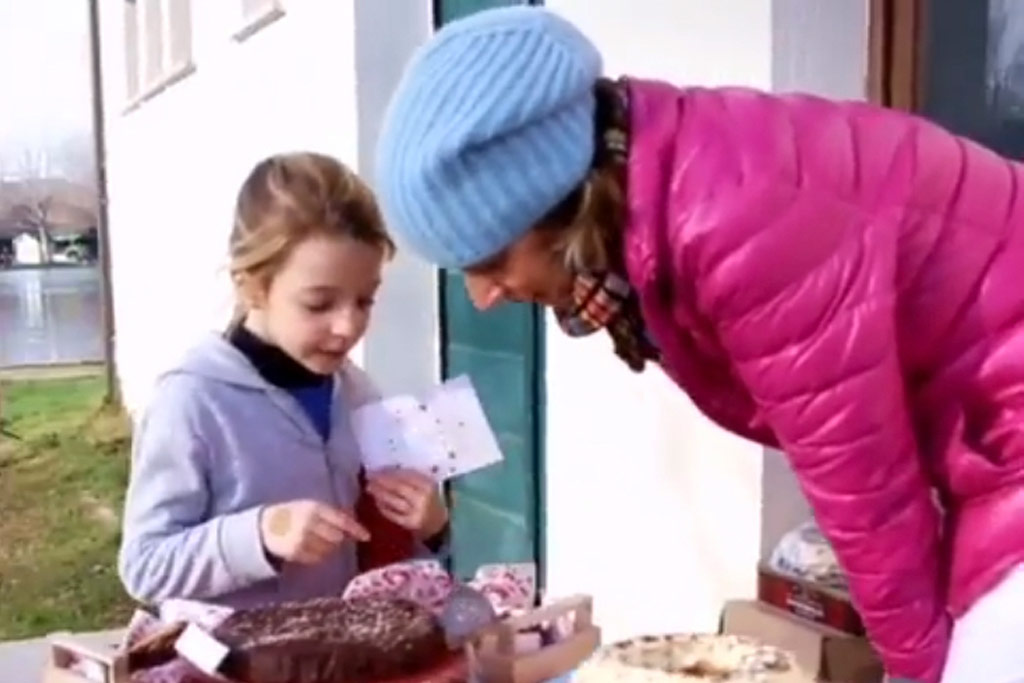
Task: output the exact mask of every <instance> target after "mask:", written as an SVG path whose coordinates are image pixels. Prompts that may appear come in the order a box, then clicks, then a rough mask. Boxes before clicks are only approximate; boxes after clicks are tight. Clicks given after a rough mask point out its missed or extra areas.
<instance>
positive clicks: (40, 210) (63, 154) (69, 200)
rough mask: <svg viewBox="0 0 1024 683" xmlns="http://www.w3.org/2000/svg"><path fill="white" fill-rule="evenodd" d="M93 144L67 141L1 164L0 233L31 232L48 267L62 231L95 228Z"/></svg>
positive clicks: (11, 156)
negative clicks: (55, 241) (57, 232)
mask: <svg viewBox="0 0 1024 683" xmlns="http://www.w3.org/2000/svg"><path fill="white" fill-rule="evenodd" d="M93 159H94V157H93V149H92V141H91V138H89V136H88V135H87V134H83V135H73V136H69V137H67V138H65V139H64V140H62V141H61V142H60V143H59V144H57V145H54V147H53V148H52V149H40V148H25V149H22V150H20V151H17V152H14V153H8V154H4V155H3V157H2V158H0V233H6V234H12V233H13V234H16V233H19V232H29V233H31V234H33V235H34V236H35V237H36V239H37V240H38V241H39V246H40V253H41V257H42V260H43V262H44V263H48V262H50V261H52V257H53V253H54V237H55V232H56V231H57V230H63V231H69V230H70V231H79V230H80V231H84V230H87V229H88V228H91V227H94V226H95V216H96V213H95V211H96V205H95V204H96V182H95V164H94V161H93Z"/></svg>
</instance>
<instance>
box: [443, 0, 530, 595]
mask: <svg viewBox="0 0 1024 683" xmlns="http://www.w3.org/2000/svg"><path fill="white" fill-rule="evenodd" d="M443 2H444V0H431V10H432V17H431V21H432V24H433V30H434V31H435V32H436V31H438V30H440V28H441V26H442V23H441V17H442V15H443V12H442V7H441V5H442V3H443ZM522 4H527V5H543V4H544V2H543V0H522ZM435 272H436V273H437V301H438V308H437V315H438V323H439V324H438V342H439V345H438V353H439V355H440V372H441V377H442V379H444V378H447V377H448V373H449V359H448V354H447V353H446V348H447V343H448V333H449V331H448V311H447V297H446V293H447V287H448V278H447V277H446V276H445V270H444V269H442V268H438V269H436V271H435ZM529 306H530V319H531V326H532V331H533V334H532V335H531V340H530V343H531V344H532V345H533V353H531V354H529V357H530V358H531V359H532V363H531V365H530V367H528V368H527V372H528V373H530V375H531V379H532V382H531V387H532V390H533V391H532V399H533V405H534V411H533V419H532V420H531V421H530V422H531V425H532V427H531V429H530V433H529V438H530V439H531V441H532V443H533V444H534V476H535V477H536V482H535V484H536V487H535V488H536V491H535V495H534V499H533V501H532V505H533V510H531V512H532V517H533V520H534V529H533V546H534V547H533V556H534V557H535V558H536V560H537V562H536V582H537V588H538V590H543V588H544V576H545V574H546V572H545V567H546V562H547V550H546V549H547V533H546V529H547V524H546V514H545V511H546V509H547V485H546V484H547V467H546V461H547V458H546V455H547V453H546V449H545V440H544V436H545V434H546V430H547V409H546V406H547V386H546V383H545V372H544V368H545V364H546V356H547V354H546V350H547V349H546V341H545V311H544V309H543V308H542V307H540V306H538V305H536V304H530V305H529ZM444 494H445V499H446V501H447V504H448V506H449V509H453V505H454V504H455V501H454V498H453V495H452V488H451V486H450V485H449V483H447V482H446V483H445V485H444Z"/></svg>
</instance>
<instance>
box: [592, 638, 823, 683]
mask: <svg viewBox="0 0 1024 683" xmlns="http://www.w3.org/2000/svg"><path fill="white" fill-rule="evenodd" d="M707 681H714V683H812V681H813V679H811V678H809V677H807V676H806V675H805V674H804V673H803V672H801V671H800V670H799V668H798V667H797V665H796V663H795V661H794V660H793V657H792V656H791V655H789V654H787V653H786V652H784V651H782V650H780V649H778V648H775V647H771V646H768V645H763V644H761V643H758V642H756V641H754V640H752V639H748V638H743V637H741V636H733V635H718V634H693V635H668V636H643V637H640V638H634V639H632V640H625V641H622V642H618V643H613V644H611V645H606V646H604V647H602V648H600V649H598V650H597V652H595V653H594V655H593V656H592V657H591V658H590V659H589V660H587V661H586V662H585V663H584V664H583V666H581V667H580V669H579V671H578V673H577V674H576V675H575V676H574V677H573V683H613V682H614V683H684V682H685V683H701V682H705V683H706V682H707Z"/></svg>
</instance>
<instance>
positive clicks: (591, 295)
mask: <svg viewBox="0 0 1024 683" xmlns="http://www.w3.org/2000/svg"><path fill="white" fill-rule="evenodd" d="M596 95H597V129H598V132H597V151H596V152H595V164H597V163H610V164H614V165H615V166H616V167H617V168H618V169H619V170H620V171H621V172H622V174H623V178H625V169H626V162H627V160H628V156H629V100H628V90H627V88H626V84H625V81H609V80H605V79H602V80H601V81H599V82H598V84H597V88H596ZM609 239H610V240H612V237H611V236H609ZM613 241H615V242H617V241H618V238H617V237H616V238H615V239H614V240H613ZM619 249H621V247H619ZM572 298H573V303H572V305H571V306H569V307H568V308H566V309H564V310H559V311H556V312H555V315H556V317H557V318H558V323H559V325H560V326H561V328H562V330H563V331H564V332H565V333H566V334H568V335H569V336H572V337H582V336H586V335H589V334H593V333H594V332H597V331H598V330H602V329H603V330H606V331H607V332H608V335H609V336H610V337H611V338H612V344H613V346H614V348H615V354H616V355H617V356H618V357H619V358H621V359H622V360H623V361H625V363H626V365H628V366H629V368H630V369H631V370H633V371H634V372H642V371H643V369H644V367H645V365H646V364H647V361H654V362H656V363H659V362H661V354H660V353H659V352H658V348H657V346H655V344H654V342H653V341H652V340H651V338H650V336H649V335H648V333H647V329H646V326H645V325H644V321H643V317H642V316H641V313H640V302H639V301H638V299H637V296H636V292H635V291H634V290H633V288H632V286H630V284H629V281H628V280H627V279H626V278H625V277H624V276H623V275H622V274H620V273H617V272H614V271H612V270H609V271H608V272H603V273H577V274H576V281H575V283H574V284H573V297H572Z"/></svg>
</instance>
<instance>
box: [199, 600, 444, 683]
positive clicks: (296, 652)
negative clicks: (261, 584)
mask: <svg viewBox="0 0 1024 683" xmlns="http://www.w3.org/2000/svg"><path fill="white" fill-rule="evenodd" d="M213 636H214V637H215V638H216V639H217V640H219V641H220V642H222V643H224V644H225V645H227V646H228V647H230V648H231V653H230V654H229V655H228V658H227V660H226V661H225V662H224V664H223V665H222V666H221V672H222V673H223V674H224V675H225V676H227V677H229V678H232V679H235V680H239V681H245V682H246V683H366V682H371V681H372V682H377V681H387V680H388V679H396V678H404V677H408V676H411V675H415V674H417V673H419V672H422V671H425V670H429V669H431V668H432V667H434V666H437V665H438V664H439V663H440V662H442V661H444V660H445V658H447V657H449V656H450V653H449V652H448V648H447V645H446V643H445V637H444V632H443V630H442V629H441V626H440V624H439V623H438V621H437V619H436V618H435V617H434V615H433V614H431V613H430V612H429V611H428V610H427V609H425V608H423V607H421V606H419V605H417V604H415V603H413V602H410V601H407V600H398V599H390V598H378V597H366V598H352V599H341V598H325V599H322V600H313V601H309V602H302V603H292V604H282V605H275V606H273V607H266V608H259V609H250V610H241V611H238V612H236V613H234V614H232V615H231V616H230V617H228V618H227V620H225V621H224V623H222V624H221V625H220V626H218V627H217V628H216V629H215V630H214V633H213Z"/></svg>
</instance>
